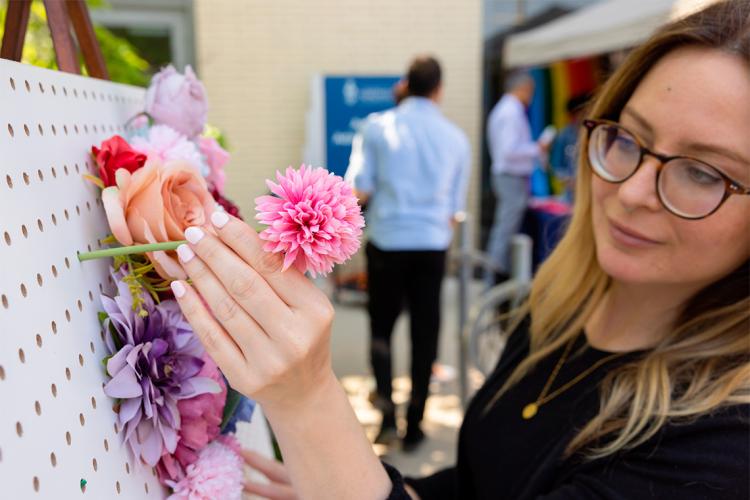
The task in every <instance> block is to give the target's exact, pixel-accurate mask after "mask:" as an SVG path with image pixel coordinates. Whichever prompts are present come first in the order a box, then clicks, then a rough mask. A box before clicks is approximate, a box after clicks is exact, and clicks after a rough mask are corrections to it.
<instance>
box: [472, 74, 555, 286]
mask: <svg viewBox="0 0 750 500" xmlns="http://www.w3.org/2000/svg"><path fill="white" fill-rule="evenodd" d="M533 98H534V79H533V78H532V77H531V75H530V74H529V73H528V72H526V71H520V70H519V71H516V72H514V73H511V74H510V75H509V76H508V77H507V78H506V80H505V94H503V96H502V97H501V98H500V100H499V101H498V103H497V104H496V105H495V107H494V108H492V111H491V112H490V115H489V117H488V118H487V144H488V147H489V150H490V158H491V159H492V167H491V171H492V191H493V193H494V194H495V200H496V205H495V216H494V220H493V223H492V229H491V230H490V237H489V240H488V242H487V253H488V254H489V255H490V258H491V259H492V260H493V262H494V263H495V266H496V268H497V271H496V272H494V273H493V272H491V271H488V272H487V275H486V276H485V282H486V284H487V285H488V286H491V285H492V284H493V283H498V282H501V281H505V280H506V279H508V274H509V273H510V243H511V238H512V237H513V235H514V234H515V233H517V232H518V231H519V230H520V228H521V223H522V222H523V216H524V213H525V212H526V205H527V203H528V200H529V178H530V177H531V174H532V172H533V171H534V166H535V162H537V161H539V160H540V159H541V158H542V154H543V153H544V151H545V150H546V148H547V144H546V143H543V142H535V141H533V140H532V138H531V125H530V124H529V118H528V116H527V115H526V108H527V107H528V106H529V105H530V104H531V101H532V99H533Z"/></svg>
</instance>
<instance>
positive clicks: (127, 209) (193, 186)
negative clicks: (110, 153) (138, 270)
mask: <svg viewBox="0 0 750 500" xmlns="http://www.w3.org/2000/svg"><path fill="white" fill-rule="evenodd" d="M115 178H116V185H115V186H112V187H108V188H106V189H104V190H103V191H102V203H103V204H104V210H105V212H106V213H107V220H108V221H109V227H110V229H112V234H113V235H114V237H115V238H116V239H117V241H119V242H120V243H121V244H123V245H140V244H145V243H158V242H164V241H175V240H182V239H184V234H183V233H184V231H185V229H187V228H188V227H189V226H204V225H206V224H207V223H208V218H209V216H210V215H211V213H212V212H213V211H214V210H215V209H216V202H215V201H214V199H213V197H212V196H211V194H210V193H209V192H208V188H207V186H206V181H205V180H204V179H203V177H201V175H200V173H198V171H197V170H196V169H195V167H194V166H192V165H191V164H189V163H185V162H180V161H172V162H168V163H165V164H161V163H159V162H157V161H152V160H150V161H148V162H146V165H144V166H143V167H142V168H141V169H139V170H136V171H135V172H133V173H130V172H128V171H127V170H125V169H119V170H117V171H116V173H115ZM147 255H148V258H149V260H151V262H152V263H153V264H154V267H155V268H156V271H157V272H158V273H159V275H160V276H161V277H163V278H165V279H170V278H175V279H186V278H187V276H186V274H185V271H183V269H182V266H180V264H179V262H178V260H177V255H176V252H173V251H169V252H161V251H160V252H149V253H148V254H147Z"/></svg>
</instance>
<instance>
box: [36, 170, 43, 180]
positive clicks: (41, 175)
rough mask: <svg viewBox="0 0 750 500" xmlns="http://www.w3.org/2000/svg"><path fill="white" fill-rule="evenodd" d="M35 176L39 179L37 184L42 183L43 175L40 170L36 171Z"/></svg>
mask: <svg viewBox="0 0 750 500" xmlns="http://www.w3.org/2000/svg"><path fill="white" fill-rule="evenodd" d="M36 176H37V177H39V182H44V174H43V173H42V171H41V170H37V171H36Z"/></svg>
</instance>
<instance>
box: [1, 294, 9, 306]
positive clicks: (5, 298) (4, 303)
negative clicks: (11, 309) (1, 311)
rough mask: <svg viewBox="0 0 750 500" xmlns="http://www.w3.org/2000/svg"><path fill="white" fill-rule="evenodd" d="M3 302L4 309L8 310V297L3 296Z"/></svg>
mask: <svg viewBox="0 0 750 500" xmlns="http://www.w3.org/2000/svg"><path fill="white" fill-rule="evenodd" d="M2 302H3V307H4V308H5V309H7V308H8V297H6V296H5V294H3V296H2Z"/></svg>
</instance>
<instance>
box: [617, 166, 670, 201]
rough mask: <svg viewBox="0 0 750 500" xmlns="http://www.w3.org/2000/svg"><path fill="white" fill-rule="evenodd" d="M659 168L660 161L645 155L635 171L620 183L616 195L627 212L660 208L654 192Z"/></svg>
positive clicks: (657, 197) (657, 196)
mask: <svg viewBox="0 0 750 500" xmlns="http://www.w3.org/2000/svg"><path fill="white" fill-rule="evenodd" d="M660 168H661V162H660V161H659V160H658V159H656V158H654V157H652V156H645V157H644V158H643V162H642V163H641V165H640V167H639V168H638V169H637V170H636V171H635V173H634V174H633V175H632V176H631V177H630V178H629V179H628V180H626V181H625V182H623V183H622V184H620V187H619V189H618V191H617V197H618V199H619V200H620V203H622V205H623V207H625V209H626V210H627V211H628V212H632V211H634V210H636V209H638V208H646V209H648V210H651V211H657V210H660V209H661V208H662V206H661V202H660V201H659V195H658V194H657V192H656V189H657V188H656V178H657V176H658V172H659V169H660Z"/></svg>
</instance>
